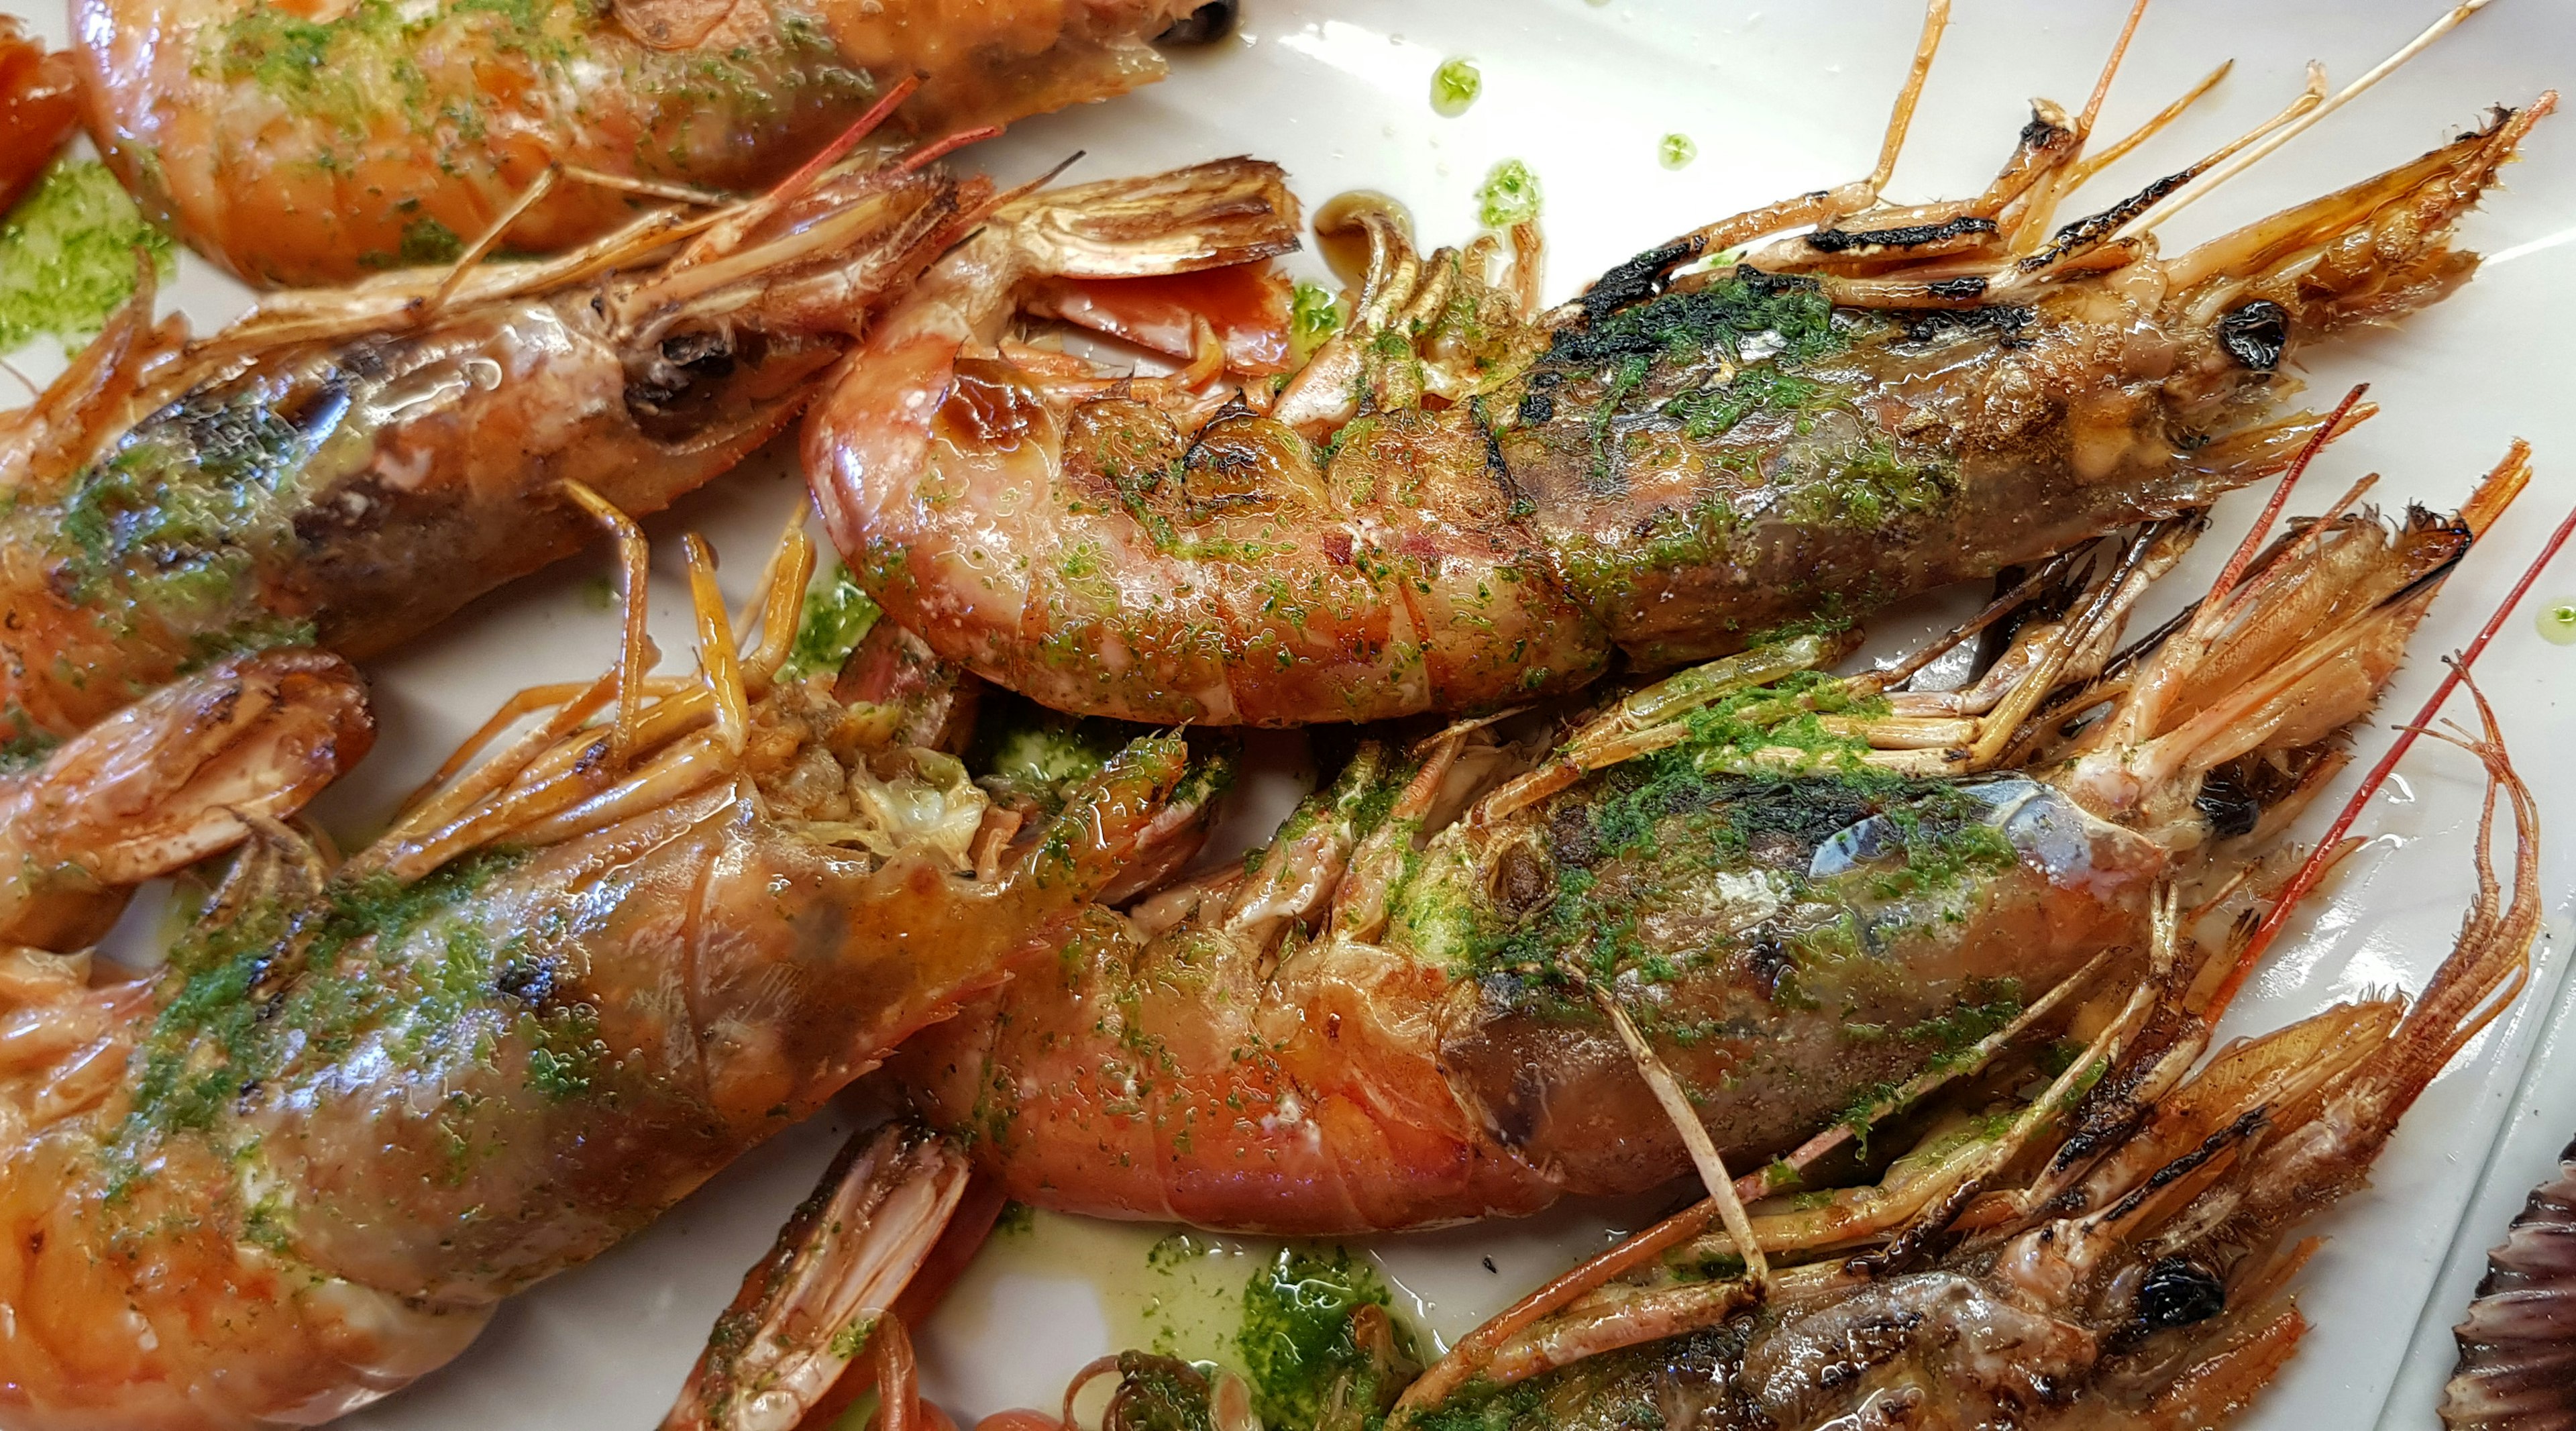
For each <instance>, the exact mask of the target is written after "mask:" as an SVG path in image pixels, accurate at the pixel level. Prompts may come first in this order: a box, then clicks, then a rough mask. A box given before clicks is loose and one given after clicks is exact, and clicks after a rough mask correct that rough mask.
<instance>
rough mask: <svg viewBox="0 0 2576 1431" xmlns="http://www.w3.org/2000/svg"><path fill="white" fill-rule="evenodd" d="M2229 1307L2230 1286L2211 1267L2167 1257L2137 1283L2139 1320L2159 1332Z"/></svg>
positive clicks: (2192, 1321) (2197, 1320)
mask: <svg viewBox="0 0 2576 1431" xmlns="http://www.w3.org/2000/svg"><path fill="white" fill-rule="evenodd" d="M2226 1310H2227V1286H2226V1284H2225V1283H2222V1282H2220V1281H2219V1280H2218V1275H2217V1274H2216V1273H2214V1272H2211V1271H2210V1270H2209V1269H2208V1268H2206V1267H2203V1266H2201V1265H2199V1264H2198V1263H2196V1262H2193V1261H2190V1260H2189V1259H2187V1258H2182V1257H2167V1258H2164V1259H2163V1260H2161V1261H2159V1262H2157V1263H2156V1265H2154V1266H2153V1267H2150V1268H2148V1269H2147V1277H2146V1280H2145V1281H2144V1282H2142V1283H2140V1284H2139V1286H2138V1320H2139V1321H2142V1322H2144V1323H2146V1324H2147V1325H2148V1326H2150V1327H2153V1328H2155V1329H2156V1330H2157V1331H2160V1332H2162V1331H2171V1330H2172V1329H2174V1328H2175V1327H2188V1326H2193V1325H2195V1324H2197V1323H2200V1322H2205V1321H2208V1320H2209V1319H2210V1318H2212V1317H2214V1316H2217V1315H2218V1314H2219V1313H2221V1312H2223V1311H2226Z"/></svg>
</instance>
